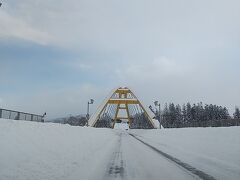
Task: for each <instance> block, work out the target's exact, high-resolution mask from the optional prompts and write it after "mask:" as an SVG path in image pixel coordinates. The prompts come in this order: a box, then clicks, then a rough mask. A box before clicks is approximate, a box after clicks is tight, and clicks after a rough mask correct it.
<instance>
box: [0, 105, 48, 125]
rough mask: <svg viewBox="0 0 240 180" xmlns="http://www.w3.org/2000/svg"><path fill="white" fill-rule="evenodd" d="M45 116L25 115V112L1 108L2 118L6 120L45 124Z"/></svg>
mask: <svg viewBox="0 0 240 180" xmlns="http://www.w3.org/2000/svg"><path fill="white" fill-rule="evenodd" d="M45 115H46V113H44V114H43V115H37V114H31V113H25V112H20V111H14V110H9V109H2V108H0V118H4V119H13V120H25V121H36V122H44V116H45Z"/></svg>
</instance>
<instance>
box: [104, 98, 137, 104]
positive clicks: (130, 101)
mask: <svg viewBox="0 0 240 180" xmlns="http://www.w3.org/2000/svg"><path fill="white" fill-rule="evenodd" d="M108 103H109V104H139V101H138V100H137V99H109V100H108Z"/></svg>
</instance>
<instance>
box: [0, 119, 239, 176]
mask: <svg viewBox="0 0 240 180" xmlns="http://www.w3.org/2000/svg"><path fill="white" fill-rule="evenodd" d="M129 133H132V134H135V135H136V136H137V137H139V138H140V139H142V140H143V141H145V142H147V143H149V144H150V145H152V146H154V147H156V148H158V149H160V150H161V151H163V152H165V153H168V154H170V155H171V156H174V157H176V158H178V159H180V160H181V161H183V162H185V163H188V164H190V165H191V166H193V167H195V168H197V169H199V170H201V171H203V172H205V173H207V174H208V175H210V176H212V177H214V178H215V179H232V180H234V179H236V180H237V179H240V138H239V137H240V127H229V128H195V129H191V128H189V129H163V130H159V129H157V130H125V129H123V130H120V129H114V130H112V129H105V128H104V129H96V128H88V127H73V126H69V125H63V124H54V123H36V122H28V121H14V120H4V119H0V149H1V153H0V179H1V180H12V179H14V180H27V179H29V180H30V179H31V180H42V179H48V180H53V179H58V180H64V179H69V180H75V179H76V180H77V179H83V180H85V179H86V180H87V179H136V180H139V179H142V180H144V179H159V178H162V179H183V180H185V179H192V178H193V177H194V176H192V175H191V176H189V172H186V171H183V170H182V169H181V168H179V167H178V166H176V165H175V164H174V163H171V162H169V161H166V159H165V158H164V157H160V155H159V154H157V153H156V152H154V151H153V150H151V149H150V148H148V147H147V146H145V145H143V144H142V143H140V142H138V141H137V140H135V139H134V138H133V137H132V136H130V135H129Z"/></svg>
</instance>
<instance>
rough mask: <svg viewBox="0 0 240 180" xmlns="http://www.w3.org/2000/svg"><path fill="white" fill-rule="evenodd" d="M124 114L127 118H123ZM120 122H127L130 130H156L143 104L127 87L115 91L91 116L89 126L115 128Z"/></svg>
mask: <svg viewBox="0 0 240 180" xmlns="http://www.w3.org/2000/svg"><path fill="white" fill-rule="evenodd" d="M120 111H121V112H120ZM124 112H125V116H123V113H124ZM118 120H125V121H127V122H128V124H129V127H130V128H137V129H153V128H156V126H155V124H154V123H153V120H152V118H151V117H150V116H149V114H148V113H147V111H146V110H145V108H144V107H143V105H142V104H141V102H140V101H139V100H138V98H137V97H136V96H135V95H134V94H133V92H132V91H131V90H130V89H128V88H127V87H124V88H122V87H120V88H117V89H115V90H113V91H112V92H111V94H110V95H109V96H108V97H107V98H106V99H105V101H104V102H103V104H102V105H101V106H100V107H99V108H98V110H97V112H96V113H95V114H94V115H93V116H91V118H90V120H89V125H90V126H92V127H109V128H114V125H115V123H116V121H118Z"/></svg>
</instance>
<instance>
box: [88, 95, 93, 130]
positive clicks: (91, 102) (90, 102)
mask: <svg viewBox="0 0 240 180" xmlns="http://www.w3.org/2000/svg"><path fill="white" fill-rule="evenodd" d="M93 103H94V100H93V99H90V101H88V104H87V115H86V118H87V126H88V120H89V105H90V104H93Z"/></svg>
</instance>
